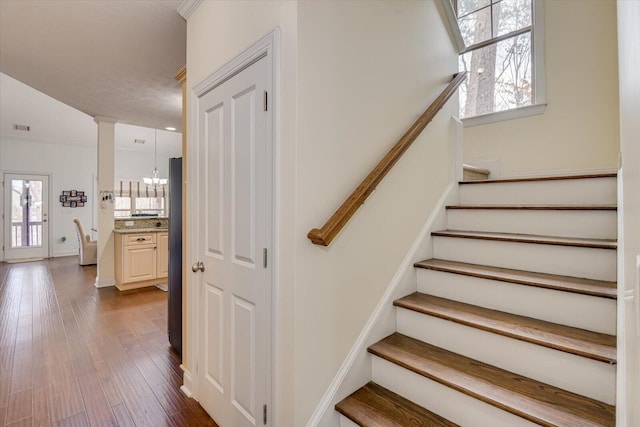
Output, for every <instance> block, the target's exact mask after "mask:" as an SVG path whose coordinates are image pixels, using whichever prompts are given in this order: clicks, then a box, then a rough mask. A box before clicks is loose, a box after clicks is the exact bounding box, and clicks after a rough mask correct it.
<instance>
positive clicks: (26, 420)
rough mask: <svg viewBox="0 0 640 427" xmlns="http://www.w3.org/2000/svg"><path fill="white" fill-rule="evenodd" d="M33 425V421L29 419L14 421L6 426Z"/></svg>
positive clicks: (22, 426)
mask: <svg viewBox="0 0 640 427" xmlns="http://www.w3.org/2000/svg"><path fill="white" fill-rule="evenodd" d="M32 424H33V420H32V419H31V417H28V418H23V419H21V420H18V421H14V422H12V423H11V424H7V427H31V426H32Z"/></svg>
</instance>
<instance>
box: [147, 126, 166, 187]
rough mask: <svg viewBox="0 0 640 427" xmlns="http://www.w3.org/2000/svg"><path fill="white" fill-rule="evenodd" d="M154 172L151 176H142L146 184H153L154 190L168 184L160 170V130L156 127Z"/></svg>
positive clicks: (154, 136)
mask: <svg viewBox="0 0 640 427" xmlns="http://www.w3.org/2000/svg"><path fill="white" fill-rule="evenodd" d="M153 155H154V157H153V172H151V178H142V180H143V181H144V183H145V184H146V185H151V186H152V188H153V189H154V190H157V189H158V188H160V187H162V186H163V185H167V179H166V178H160V171H159V170H158V130H157V129H154V135H153Z"/></svg>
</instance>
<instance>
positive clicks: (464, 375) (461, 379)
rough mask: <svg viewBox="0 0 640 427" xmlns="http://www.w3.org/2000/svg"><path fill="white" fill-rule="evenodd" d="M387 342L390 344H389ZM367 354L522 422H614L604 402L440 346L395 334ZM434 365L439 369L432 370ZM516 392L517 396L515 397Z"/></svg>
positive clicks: (550, 424)
mask: <svg viewBox="0 0 640 427" xmlns="http://www.w3.org/2000/svg"><path fill="white" fill-rule="evenodd" d="M398 340H402V341H405V343H410V344H411V345H413V346H418V347H421V349H420V350H421V351H420V354H419V355H418V354H417V353H412V352H410V351H409V350H406V349H404V348H400V347H397V344H395V343H393V341H398ZM389 341H392V342H391V343H389ZM386 347H396V348H398V349H399V351H400V353H401V356H402V355H404V356H405V357H404V359H402V360H401V357H400V356H397V355H391V354H390V352H389V351H388V349H386ZM368 352H369V353H371V354H373V355H375V356H378V357H380V358H382V359H384V360H387V361H388V362H390V363H394V364H396V365H398V366H400V367H403V368H405V369H408V370H409V371H411V372H414V373H416V374H418V375H421V376H423V377H425V378H428V379H430V380H432V381H435V382H438V383H440V384H443V385H445V386H447V387H450V388H452V389H454V390H456V391H458V392H461V393H463V394H466V395H468V396H470V397H472V398H475V399H478V400H480V401H482V402H485V403H487V404H490V405H492V406H495V407H497V408H499V409H502V410H505V411H507V412H510V413H512V414H514V415H517V416H520V417H522V418H524V419H527V420H529V421H532V422H534V423H538V424H541V425H544V426H548V427H560V426H561V425H567V424H559V422H561V421H563V420H560V419H559V415H558V414H559V413H562V414H568V415H569V416H570V417H572V418H575V419H577V418H580V421H582V422H584V421H588V422H589V424H583V423H581V424H580V425H581V426H586V425H593V426H596V425H598V426H604V425H611V426H613V424H610V421H613V422H615V407H613V406H612V405H608V404H606V403H604V402H599V401H596V400H594V399H590V398H586V397H584V396H580V395H577V394H576V393H572V392H569V391H566V390H562V389H559V388H558V387H555V386H551V385H548V384H544V383H541V382H540V381H536V380H533V379H530V378H527V377H524V376H522V375H519V374H515V373H511V372H508V371H505V370H504V369H501V368H497V367H495V366H491V365H489V364H486V363H483V362H480V361H477V360H474V359H471V358H469V357H466V356H462V355H460V354H457V353H453V352H451V351H448V350H445V349H441V348H439V347H436V346H433V345H431V344H427V343H424V342H421V341H419V340H416V339H414V338H410V337H407V336H405V335H402V334H399V333H397V332H396V333H393V334H392V335H389V336H388V337H386V338H384V339H383V340H381V341H378V342H377V343H375V344H373V345H372V346H370V347H369V349H368ZM434 352H437V353H440V354H441V355H442V354H444V355H447V357H449V358H452V359H455V360H456V362H455V363H453V362H448V363H447V364H445V363H444V362H442V361H438V360H436V359H434V358H433V355H432V354H433V353H434ZM427 354H430V355H431V358H428V357H427V356H426V355H427ZM406 355H411V356H413V357H408V356H406ZM418 357H419V358H420V360H418V362H420V361H422V362H423V363H422V364H421V366H418V365H417V364H416V361H415V360H410V359H416V358H418ZM428 362H431V363H430V364H431V365H432V366H431V367H429V366H426V365H428V364H429V363H428ZM425 364H426V365H425ZM454 365H455V367H454ZM466 365H471V366H473V368H474V370H473V372H469V371H462V370H461V368H462V367H464V366H466ZM435 366H437V367H438V369H435ZM429 368H430V369H429ZM448 371H451V372H455V373H458V374H459V376H458V377H457V378H455V377H454V376H452V375H451V374H450V373H449V372H448ZM482 371H491V378H492V379H493V381H490V380H488V379H485V378H482V377H481V375H480V374H481V373H482ZM447 374H448V375H447ZM472 374H475V375H472ZM498 374H500V375H498ZM487 375H488V374H487ZM504 376H508V377H510V378H515V379H514V380H513V384H518V386H519V390H517V391H516V390H513V388H511V389H509V388H507V386H506V385H505V384H499V383H498V382H499V380H502V379H503V378H504ZM525 386H526V387H528V388H529V391H527V390H524V389H525ZM533 389H535V390H542V389H546V390H548V391H547V392H546V393H545V394H544V397H547V396H548V395H549V394H551V395H552V397H549V398H546V399H541V398H536V397H534V396H532V395H531V391H530V390H533ZM489 392H492V393H489ZM516 392H517V396H518V397H514V395H515V394H516ZM560 396H562V397H563V398H562V399H560ZM567 399H573V400H576V401H578V400H579V401H582V402H583V405H581V408H580V412H581V411H582V409H585V410H586V412H587V413H588V414H589V415H592V416H591V418H585V416H584V415H581V414H580V413H578V412H577V410H573V411H568V410H567V409H569V408H572V409H573V408H575V405H572V406H569V407H567V408H564V407H561V401H562V400H567ZM525 401H526V402H525ZM572 403H575V402H572ZM525 404H528V405H533V406H535V407H536V411H535V412H534V411H533V410H532V409H531V408H529V410H527V409H526V408H524V407H523V406H524V405H525ZM587 406H588V407H587ZM596 407H599V411H598V412H599V415H600V416H599V418H601V419H603V422H605V423H606V424H602V423H601V422H600V421H598V420H596V419H595V418H594V415H596V414H595V413H594V410H595V409H596ZM563 409H564V410H563ZM552 415H555V417H552ZM554 418H555V421H554ZM596 423H597V424H596ZM571 425H577V424H571Z"/></svg>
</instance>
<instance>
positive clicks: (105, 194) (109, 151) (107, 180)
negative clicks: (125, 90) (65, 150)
mask: <svg viewBox="0 0 640 427" xmlns="http://www.w3.org/2000/svg"><path fill="white" fill-rule="evenodd" d="M94 120H95V122H96V123H97V124H98V194H97V197H98V199H97V200H96V202H97V206H98V274H97V276H96V287H97V288H103V287H105V286H114V285H115V284H116V279H115V265H114V253H113V240H114V237H113V203H114V200H113V185H114V184H113V183H114V158H115V125H116V122H117V120H116V119H112V118H109V117H99V116H96V117H95V118H94Z"/></svg>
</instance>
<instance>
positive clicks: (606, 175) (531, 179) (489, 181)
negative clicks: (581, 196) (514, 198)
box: [460, 172, 618, 184]
mask: <svg viewBox="0 0 640 427" xmlns="http://www.w3.org/2000/svg"><path fill="white" fill-rule="evenodd" d="M617 176H618V174H617V173H615V172H611V173H594V174H583V175H561V176H539V177H527V178H497V179H487V180H483V181H460V184H495V183H501V182H534V181H558V180H565V179H589V178H615V177H617Z"/></svg>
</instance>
